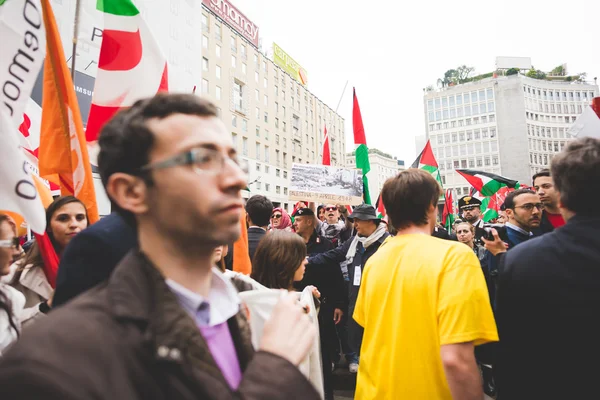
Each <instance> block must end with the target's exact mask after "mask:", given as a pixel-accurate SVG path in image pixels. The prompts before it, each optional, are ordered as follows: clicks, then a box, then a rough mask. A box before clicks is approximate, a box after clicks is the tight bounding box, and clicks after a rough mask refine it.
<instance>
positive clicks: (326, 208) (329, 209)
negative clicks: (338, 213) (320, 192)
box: [325, 207, 337, 211]
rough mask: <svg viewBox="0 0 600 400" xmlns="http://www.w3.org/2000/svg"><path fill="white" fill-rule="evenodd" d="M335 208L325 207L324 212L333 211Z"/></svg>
mask: <svg viewBox="0 0 600 400" xmlns="http://www.w3.org/2000/svg"><path fill="white" fill-rule="evenodd" d="M335 210H337V207H325V211H335Z"/></svg>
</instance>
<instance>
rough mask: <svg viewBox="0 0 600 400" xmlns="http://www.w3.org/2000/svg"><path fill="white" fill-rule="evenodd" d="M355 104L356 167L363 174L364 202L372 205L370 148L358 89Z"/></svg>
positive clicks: (353, 119) (353, 111) (353, 125)
mask: <svg viewBox="0 0 600 400" xmlns="http://www.w3.org/2000/svg"><path fill="white" fill-rule="evenodd" d="M353 92H354V93H353V95H354V103H353V106H352V128H353V130H354V145H355V146H356V152H355V154H356V167H357V168H360V169H361V170H362V173H363V200H364V202H365V204H371V194H370V193H369V178H367V174H368V173H369V171H370V170H371V164H370V163H369V148H368V147H367V138H366V136H365V127H364V125H363V122H362V115H361V113H360V106H359V105H358V99H357V97H356V89H353Z"/></svg>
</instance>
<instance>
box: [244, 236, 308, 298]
mask: <svg viewBox="0 0 600 400" xmlns="http://www.w3.org/2000/svg"><path fill="white" fill-rule="evenodd" d="M305 268H306V244H305V243H304V241H303V240H302V238H301V237H300V236H298V235H296V234H293V233H291V232H286V231H281V230H275V231H273V232H271V233H270V234H269V235H265V237H263V238H262V239H261V241H260V243H259V245H258V248H257V249H256V253H255V254H254V259H253V260H252V275H251V276H252V278H253V279H254V280H256V281H257V282H258V283H260V284H261V285H263V286H265V287H267V288H269V289H286V290H290V291H293V290H294V282H299V281H301V280H302V278H303V277H304V270H305Z"/></svg>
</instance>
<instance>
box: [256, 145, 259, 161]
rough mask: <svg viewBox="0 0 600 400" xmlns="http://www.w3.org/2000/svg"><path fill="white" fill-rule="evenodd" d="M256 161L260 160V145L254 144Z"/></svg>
mask: <svg viewBox="0 0 600 400" xmlns="http://www.w3.org/2000/svg"><path fill="white" fill-rule="evenodd" d="M256 159H257V160H260V143H259V142H256Z"/></svg>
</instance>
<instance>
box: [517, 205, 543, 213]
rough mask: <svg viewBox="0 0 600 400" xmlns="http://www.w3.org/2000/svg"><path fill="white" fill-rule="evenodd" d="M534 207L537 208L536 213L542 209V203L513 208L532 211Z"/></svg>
mask: <svg viewBox="0 0 600 400" xmlns="http://www.w3.org/2000/svg"><path fill="white" fill-rule="evenodd" d="M534 207H535V208H537V209H538V211H542V210H543V209H544V204H542V203H536V204H532V203H527V204H523V205H521V206H515V208H522V209H523V210H525V211H533V208H534Z"/></svg>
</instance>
